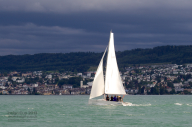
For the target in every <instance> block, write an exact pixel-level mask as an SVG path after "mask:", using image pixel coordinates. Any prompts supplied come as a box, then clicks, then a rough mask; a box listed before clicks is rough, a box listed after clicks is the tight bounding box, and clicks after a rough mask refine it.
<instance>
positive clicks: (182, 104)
mask: <svg viewBox="0 0 192 127" xmlns="http://www.w3.org/2000/svg"><path fill="white" fill-rule="evenodd" d="M174 104H175V105H183V104H181V103H174Z"/></svg>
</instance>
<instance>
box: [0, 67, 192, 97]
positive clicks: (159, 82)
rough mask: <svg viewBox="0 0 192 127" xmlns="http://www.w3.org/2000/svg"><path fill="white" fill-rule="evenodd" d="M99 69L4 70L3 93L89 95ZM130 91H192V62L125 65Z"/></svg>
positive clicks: (123, 75) (0, 92)
mask: <svg viewBox="0 0 192 127" xmlns="http://www.w3.org/2000/svg"><path fill="white" fill-rule="evenodd" d="M95 73H96V72H95V71H89V72H69V71H66V72H63V73H60V72H58V71H33V72H25V73H24V72H16V71H13V72H9V73H5V72H4V73H0V95H88V94H90V92H91V88H92V82H93V79H94V76H95ZM120 75H121V78H122V82H123V85H124V87H125V91H126V93H127V94H130V95H171V94H181V95H189V94H192V76H191V75H192V64H185V65H177V64H161V65H143V66H141V65H140V66H130V67H125V71H124V72H120Z"/></svg>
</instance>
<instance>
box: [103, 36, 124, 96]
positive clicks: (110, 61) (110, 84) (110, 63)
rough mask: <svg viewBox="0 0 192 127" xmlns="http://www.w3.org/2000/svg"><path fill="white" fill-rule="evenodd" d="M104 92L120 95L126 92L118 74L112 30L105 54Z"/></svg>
mask: <svg viewBox="0 0 192 127" xmlns="http://www.w3.org/2000/svg"><path fill="white" fill-rule="evenodd" d="M105 93H106V94H121V95H123V94H126V93H125V89H124V87H123V84H122V80H121V77H120V74H119V69H118V66H117V60H116V55H115V47H114V36H113V33H112V32H111V33H110V39H109V46H108V54H107V65H106V75H105Z"/></svg>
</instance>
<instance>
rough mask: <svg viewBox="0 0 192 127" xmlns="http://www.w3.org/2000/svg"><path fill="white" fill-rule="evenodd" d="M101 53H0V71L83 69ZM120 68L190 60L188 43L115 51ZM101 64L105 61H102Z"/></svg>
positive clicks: (191, 58) (191, 59)
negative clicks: (131, 65)
mask: <svg viewBox="0 0 192 127" xmlns="http://www.w3.org/2000/svg"><path fill="white" fill-rule="evenodd" d="M102 54H103V53H93V52H75V53H65V54H64V53H41V54H35V55H7V56H0V72H4V71H34V70H43V71H46V70H47V71H48V70H59V71H78V72H85V71H87V70H88V69H89V67H91V66H98V64H99V61H100V59H101V57H102ZM116 56H117V62H118V65H119V67H120V69H122V68H124V67H126V66H128V65H130V64H150V63H177V64H184V63H192V46H159V47H155V48H152V49H133V50H126V51H122V52H116ZM104 63H105V62H104Z"/></svg>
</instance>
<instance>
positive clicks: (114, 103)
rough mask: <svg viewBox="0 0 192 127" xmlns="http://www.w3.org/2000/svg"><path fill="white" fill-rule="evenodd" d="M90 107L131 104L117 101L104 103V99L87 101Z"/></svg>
mask: <svg viewBox="0 0 192 127" xmlns="http://www.w3.org/2000/svg"><path fill="white" fill-rule="evenodd" d="M89 104H90V105H123V106H125V105H126V106H130V105H131V104H132V103H127V102H117V101H106V100H104V99H89Z"/></svg>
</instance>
